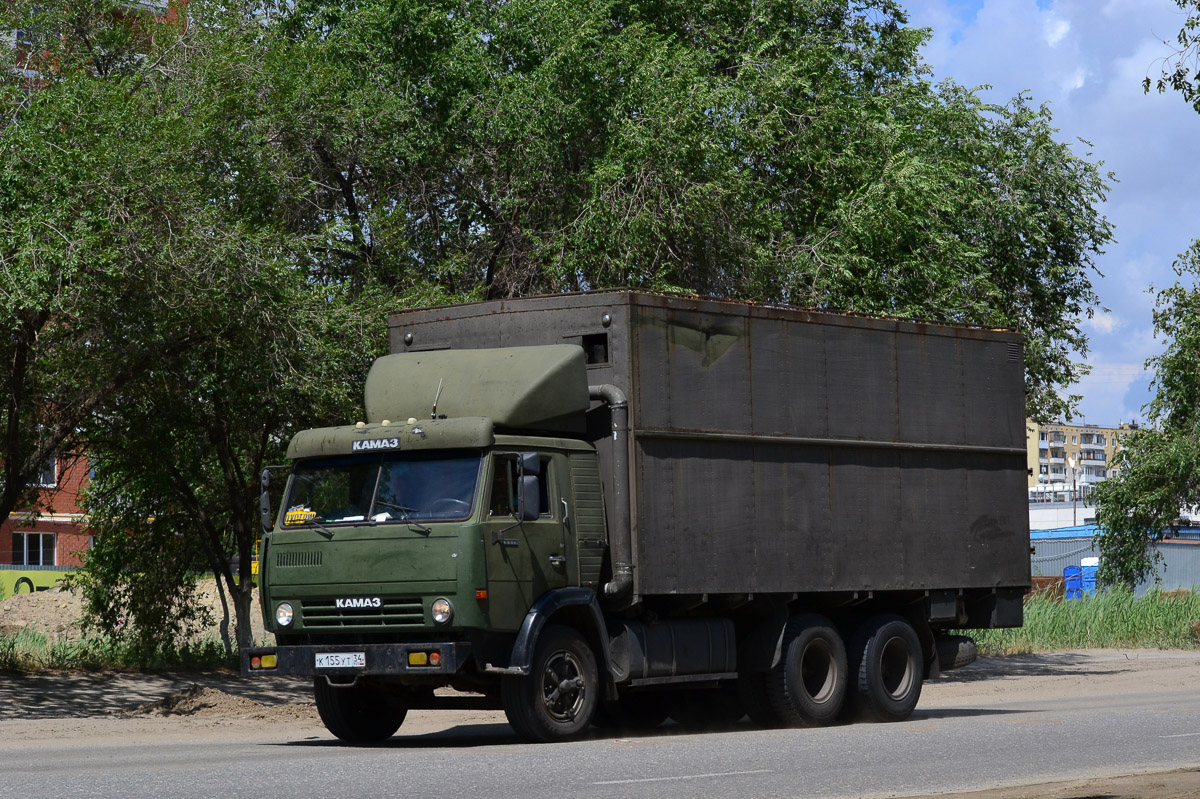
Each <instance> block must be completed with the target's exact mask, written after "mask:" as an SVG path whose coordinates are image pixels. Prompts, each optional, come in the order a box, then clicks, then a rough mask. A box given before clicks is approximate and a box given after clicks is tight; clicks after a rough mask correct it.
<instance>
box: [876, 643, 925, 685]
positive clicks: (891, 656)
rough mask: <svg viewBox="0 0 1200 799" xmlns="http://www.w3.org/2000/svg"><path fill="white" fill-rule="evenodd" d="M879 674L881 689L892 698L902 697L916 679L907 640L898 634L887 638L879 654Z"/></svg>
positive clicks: (914, 665) (914, 664)
mask: <svg viewBox="0 0 1200 799" xmlns="http://www.w3.org/2000/svg"><path fill="white" fill-rule="evenodd" d="M879 665H880V667H881V668H880V670H879V675H880V679H881V681H882V683H883V690H884V691H885V692H887V695H888V696H890V697H891V698H892V699H894V700H901V699H904V698H905V697H906V696H908V694H909V693H910V692H911V691H912V687H913V682H914V680H915V679H916V672H917V669H916V663H915V662H914V660H913V656H912V650H911V649H909V646H908V642H907V641H905V640H904V639H903V638H900V637H899V636H896V637H893V638H890V639H888V642H887V643H886V644H884V645H883V652H882V654H881V656H880V663H879Z"/></svg>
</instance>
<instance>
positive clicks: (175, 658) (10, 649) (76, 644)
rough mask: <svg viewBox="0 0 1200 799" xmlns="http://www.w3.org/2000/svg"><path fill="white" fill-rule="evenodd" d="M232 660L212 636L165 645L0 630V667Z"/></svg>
mask: <svg viewBox="0 0 1200 799" xmlns="http://www.w3.org/2000/svg"><path fill="white" fill-rule="evenodd" d="M236 665H237V664H236V662H235V661H233V660H231V659H229V658H226V657H225V647H224V646H223V645H222V644H221V641H220V640H218V639H216V638H206V639H204V640H202V641H199V642H197V643H189V644H184V645H183V646H180V647H174V648H167V647H154V646H149V645H146V644H144V643H141V642H137V641H131V640H120V639H114V638H109V637H105V636H92V637H87V638H83V639H81V640H79V641H62V640H58V641H49V640H47V638H46V636H45V635H43V634H41V633H38V632H33V631H30V630H22V631H21V632H19V633H17V634H16V635H5V636H0V671H47V670H63V671H69V670H82V671H98V670H101V669H118V670H134V671H161V670H170V669H184V670H212V669H220V668H233V667H235V666H236Z"/></svg>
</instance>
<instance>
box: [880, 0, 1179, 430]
mask: <svg viewBox="0 0 1200 799" xmlns="http://www.w3.org/2000/svg"><path fill="white" fill-rule="evenodd" d="M902 3H903V5H904V7H905V8H906V10H907V11H908V14H909V22H910V24H911V25H914V26H917V27H927V28H931V29H932V30H933V38H932V40H931V41H930V42H929V43H928V44H927V45H926V47H925V51H924V56H925V60H926V62H927V63H928V64H929V65H930V66H931V67H932V68H933V72H934V79H935V80H940V79H943V78H953V79H954V80H956V81H957V82H958V83H961V84H963V85H965V86H969V87H975V86H982V85H984V84H990V85H991V86H992V87H993V88H991V89H987V90H984V91H982V92H981V95H982V96H983V97H984V98H985V99H987V100H990V101H993V102H1004V101H1006V100H1007V99H1009V98H1011V97H1013V96H1014V95H1016V94H1017V93H1019V92H1021V91H1028V92H1029V93H1030V94H1031V96H1032V98H1033V100H1034V101H1035V102H1038V103H1041V102H1045V103H1048V104H1049V106H1050V109H1051V111H1052V113H1053V115H1054V124H1055V126H1056V127H1058V128H1059V130H1060V131H1061V132H1060V139H1061V140H1062V141H1068V142H1075V141H1076V140H1077V139H1086V140H1087V141H1089V142H1091V145H1092V146H1091V147H1090V148H1089V147H1086V146H1085V145H1082V144H1077V145H1076V147H1077V152H1079V153H1080V154H1084V153H1086V152H1089V151H1090V152H1091V153H1092V156H1091V158H1092V160H1102V161H1104V169H1105V170H1106V171H1112V172H1114V173H1115V174H1116V179H1117V180H1118V181H1119V182H1117V183H1115V184H1114V185H1113V187H1112V189H1111V190H1110V192H1109V195H1108V201H1107V203H1106V204H1105V206H1104V208H1103V211H1104V214H1105V215H1106V216H1107V217H1108V219H1109V221H1110V222H1112V223H1113V225H1114V227H1115V235H1116V239H1117V241H1116V243H1114V244H1111V245H1110V246H1109V247H1108V248H1107V252H1106V253H1105V254H1104V255H1102V256H1100V257H1099V258H1098V259H1097V266H1098V267H1099V269H1100V271H1101V272H1103V273H1104V277H1102V278H1099V277H1098V278H1096V279H1095V285H1096V289H1097V292H1098V293H1099V295H1100V301H1101V303H1102V304H1103V305H1104V306H1105V307H1106V308H1108V309H1109V312H1108V313H1100V314H1097V316H1096V318H1095V319H1093V320H1090V321H1086V322H1085V323H1084V329H1085V330H1086V331H1087V333H1088V336H1089V338H1090V339H1091V348H1092V350H1091V352H1090V353H1089V354H1088V356H1087V357H1086V358H1084V359H1081V360H1084V361H1086V362H1087V363H1088V364H1090V365H1091V366H1092V374H1091V375H1090V376H1089V377H1087V378H1085V379H1084V380H1083V382H1082V383H1080V384H1079V385H1078V386H1077V387H1076V388H1075V389H1074V393H1077V394H1082V395H1083V401H1082V403H1081V404H1080V415H1081V416H1082V421H1084V422H1090V423H1093V424H1100V425H1105V426H1108V425H1115V424H1117V423H1118V422H1128V421H1130V420H1131V419H1141V418H1142V414H1141V407H1142V405H1144V404H1145V403H1146V401H1147V400H1148V399H1149V397H1150V394H1149V385H1150V375H1149V374H1148V373H1147V372H1146V371H1145V370H1144V368H1143V364H1144V362H1145V360H1146V358H1148V357H1150V356H1152V355H1156V354H1158V353H1160V352H1161V351H1162V348H1163V342H1162V341H1160V340H1156V339H1155V338H1154V331H1153V324H1152V318H1151V312H1152V310H1153V308H1154V297H1153V295H1152V294H1150V293H1149V289H1150V286H1151V285H1153V286H1155V287H1156V288H1161V287H1165V286H1168V285H1170V284H1171V283H1173V282H1175V280H1176V275H1175V273H1174V272H1173V271H1172V269H1171V264H1172V262H1173V261H1174V260H1175V258H1176V256H1177V255H1178V254H1179V253H1181V252H1183V251H1184V250H1186V249H1187V247H1188V246H1189V245H1190V243H1191V242H1192V240H1193V239H1196V238H1200V158H1197V157H1196V144H1197V142H1198V141H1200V114H1197V113H1196V112H1195V111H1194V110H1192V108H1191V106H1189V105H1188V104H1187V103H1185V102H1184V101H1183V100H1182V99H1180V97H1179V96H1178V95H1176V94H1164V95H1159V94H1156V93H1154V91H1153V90H1151V93H1150V94H1143V93H1142V79H1143V78H1145V77H1146V76H1147V75H1149V76H1150V77H1151V78H1154V77H1157V76H1158V74H1159V72H1160V70H1161V65H1162V61H1161V59H1162V58H1163V57H1164V56H1166V55H1168V54H1169V53H1170V52H1171V48H1170V47H1169V46H1168V45H1167V44H1164V40H1165V41H1167V42H1174V40H1175V36H1176V35H1177V33H1178V32H1179V29H1180V27H1182V24H1183V21H1184V16H1183V13H1182V12H1181V11H1180V9H1179V7H1178V6H1177V5H1176V4H1175V3H1174V2H1173V0H902ZM1075 421H1077V422H1078V421H1080V417H1079V416H1077V417H1076V419H1075Z"/></svg>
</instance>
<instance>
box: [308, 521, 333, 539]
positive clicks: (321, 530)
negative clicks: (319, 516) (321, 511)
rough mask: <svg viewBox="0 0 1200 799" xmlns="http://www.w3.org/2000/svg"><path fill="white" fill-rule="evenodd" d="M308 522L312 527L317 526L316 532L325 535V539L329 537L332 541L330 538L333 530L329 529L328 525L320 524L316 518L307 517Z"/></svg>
mask: <svg viewBox="0 0 1200 799" xmlns="http://www.w3.org/2000/svg"><path fill="white" fill-rule="evenodd" d="M308 524H310V525H311V526H313V527H315V528H317V532H318V533H320V534H321V535H323V536H325V537H326V538H327V539H329V540H330V541H332V540H333V530H330V529H329V528H328V527H326V526H325V525H323V524H321V523H320V522H319V521H317V520H316V519H309V520H308Z"/></svg>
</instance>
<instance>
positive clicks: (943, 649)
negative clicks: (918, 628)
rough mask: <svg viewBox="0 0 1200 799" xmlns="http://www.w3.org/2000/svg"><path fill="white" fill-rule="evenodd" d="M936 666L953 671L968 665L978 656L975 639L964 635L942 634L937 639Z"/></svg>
mask: <svg viewBox="0 0 1200 799" xmlns="http://www.w3.org/2000/svg"><path fill="white" fill-rule="evenodd" d="M936 646H937V656H938V667H939V668H940V669H941V670H942V671H953V670H954V669H961V668H962V667H963V666H970V665H971V664H972V663H974V662H975V660H976V658H977V657H978V656H979V650H978V649H977V648H976V646H975V639H973V638H971V637H969V636H966V635H944V636H942V637H941V638H938V639H937V644H936Z"/></svg>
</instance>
